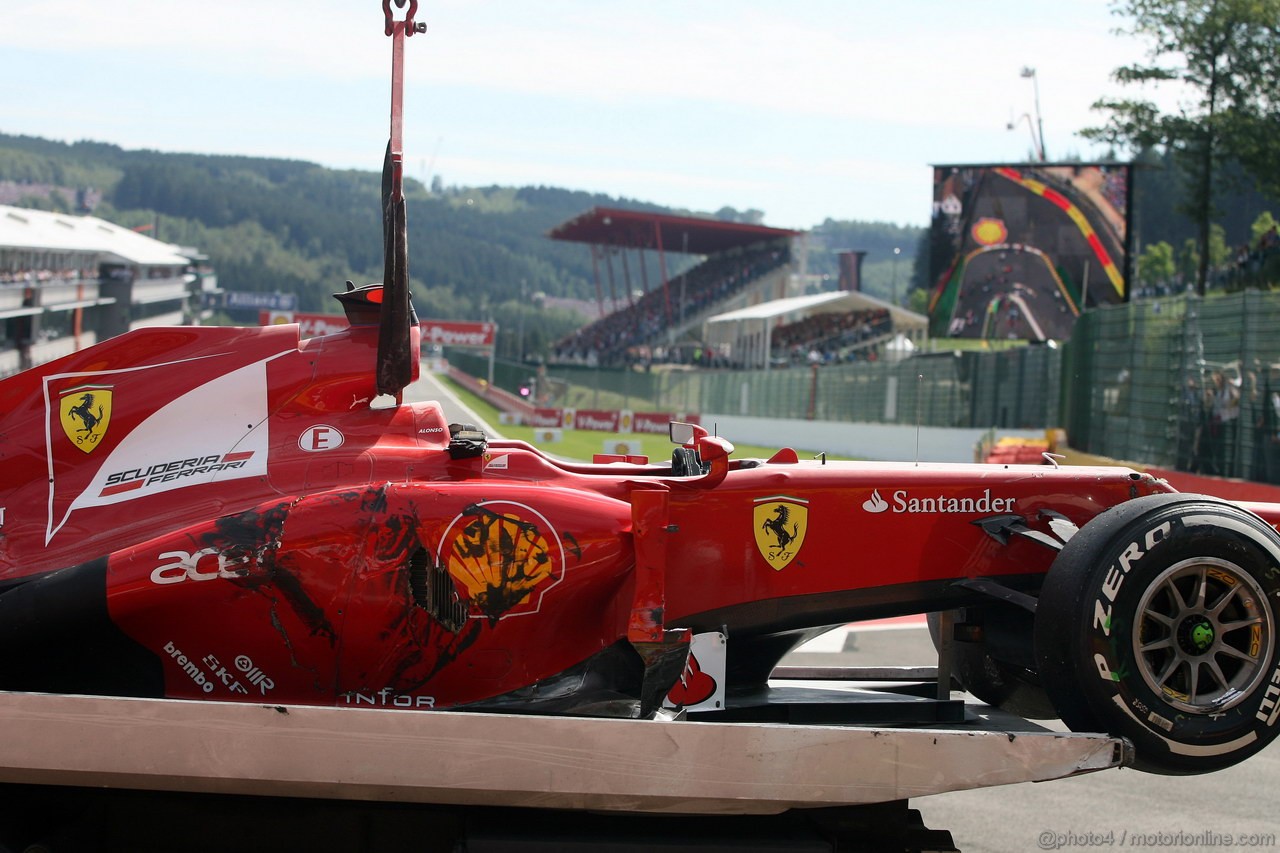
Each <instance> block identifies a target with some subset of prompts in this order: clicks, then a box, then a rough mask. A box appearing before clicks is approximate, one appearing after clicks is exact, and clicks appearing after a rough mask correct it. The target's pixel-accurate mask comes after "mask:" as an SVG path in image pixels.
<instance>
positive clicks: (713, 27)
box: [0, 0, 1144, 228]
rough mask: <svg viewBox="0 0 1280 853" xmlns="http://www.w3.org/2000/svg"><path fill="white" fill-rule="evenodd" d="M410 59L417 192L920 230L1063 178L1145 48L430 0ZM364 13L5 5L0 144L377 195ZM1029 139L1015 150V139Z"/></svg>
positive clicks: (991, 32)
mask: <svg viewBox="0 0 1280 853" xmlns="http://www.w3.org/2000/svg"><path fill="white" fill-rule="evenodd" d="M417 17H418V20H420V21H425V22H426V23H427V25H428V28H429V30H428V33H427V34H426V35H425V37H423V36H415V37H414V38H412V39H410V40H409V42H408V45H407V50H406V95H405V98H406V107H405V111H406V123H405V156H406V166H407V173H408V174H409V175H411V176H412V177H416V178H420V179H421V178H427V177H430V176H434V175H439V176H440V177H441V178H442V180H443V181H444V182H445V183H446V184H448V185H490V184H500V185H526V184H543V185H549V186H559V187H566V188H570V189H582V190H589V191H594V192H603V193H608V194H610V195H614V196H623V197H627V198H634V199H640V200H644V201H651V202H656V203H659V204H665V205H670V206H673V207H680V208H687V209H690V210H695V211H707V212H710V211H714V210H716V209H718V208H720V207H722V206H724V205H729V206H732V207H736V208H739V209H747V208H755V209H759V210H763V211H764V212H765V222H766V223H767V224H770V225H776V226H781V227H794V228H809V227H812V226H814V225H816V224H819V223H820V222H822V221H823V220H824V219H826V218H828V217H830V218H833V219H863V220H882V221H888V222H897V223H901V224H924V223H926V222H927V220H928V216H929V206H930V201H931V199H930V192H931V187H930V180H931V173H930V170H929V168H928V167H929V164H931V163H966V162H992V161H1004V160H1014V161H1017V160H1021V159H1025V158H1026V157H1028V156H1029V151H1030V150H1031V144H1032V142H1031V136H1030V132H1029V121H1028V119H1026V118H1023V117H1022V116H1023V115H1024V114H1025V115H1028V116H1030V115H1033V114H1034V111H1035V107H1034V101H1033V84H1032V80H1030V79H1026V78H1023V77H1021V76H1020V75H1019V71H1020V70H1021V69H1022V68H1023V67H1024V66H1033V67H1034V68H1035V69H1036V78H1035V80H1036V82H1037V83H1038V85H1039V94H1040V110H1041V117H1042V120H1043V125H1044V133H1045V143H1046V148H1047V150H1048V152H1049V155H1050V157H1051V158H1052V157H1060V156H1063V155H1066V154H1070V153H1075V154H1079V155H1081V156H1084V157H1089V156H1098V155H1100V154H1101V153H1102V152H1101V151H1098V150H1097V149H1094V148H1091V147H1090V146H1089V145H1088V144H1087V143H1086V142H1085V141H1084V140H1082V139H1080V138H1079V137H1077V136H1076V135H1075V132H1076V131H1077V130H1079V129H1080V128H1081V127H1084V126H1087V125H1089V124H1091V123H1096V122H1097V121H1098V116H1097V115H1096V114H1094V113H1091V111H1090V110H1089V105H1090V104H1091V103H1092V102H1093V101H1094V100H1095V99H1097V98H1098V97H1099V96H1100V95H1104V94H1116V93H1119V92H1120V91H1121V90H1120V89H1119V88H1118V87H1117V86H1116V85H1115V84H1113V83H1111V82H1110V80H1109V76H1110V73H1111V71H1112V70H1113V69H1114V68H1115V67H1116V66H1118V65H1121V64H1125V63H1128V62H1133V61H1137V60H1140V59H1141V58H1142V57H1143V49H1144V45H1143V44H1142V43H1140V42H1138V41H1136V40H1134V39H1133V38H1131V37H1128V36H1122V35H1117V34H1115V33H1114V32H1113V30H1114V28H1115V27H1117V26H1119V25H1121V24H1123V23H1124V21H1123V19H1120V18H1116V17H1115V16H1114V15H1112V14H1110V11H1109V5H1108V3H1107V2H1106V0H1072V2H1070V3H1067V2H1053V3H1048V2H1027V0H984V2H970V3H956V2H954V0H897V2H875V3H872V2H867V0H790V1H789V2H783V0H772V2H763V1H762V0H761V1H760V2H753V0H736V2H729V0H701V2H699V0H685V2H674V0H650V2H646V3H619V2H612V0H547V2H532V0H440V2H426V0H423V2H422V3H421V4H420V6H419V9H418V16H417ZM390 41H391V40H390V39H388V38H386V37H385V36H383V34H382V12H381V5H380V3H378V2H375V0H307V2H297V0H270V2H263V0H218V2H216V3H194V4H183V3H180V2H178V3H175V2H159V0H63V2H61V3H57V4H51V3H49V2H48V0H42V1H39V2H38V1H37V0H5V2H4V3H3V4H2V5H0V104H2V105H3V109H2V110H0V131H3V132H6V133H18V134H29V135H35V136H43V137H47V138H52V139H61V140H67V141H71V140H76V139H94V140H97V141H103V142H111V143H115V144H117V145H121V146H123V147H125V148H153V149H158V150H161V151H193V152H208V153H226V154H249V155H262V156H272V157H292V158H298V159H304V160H311V161H315V162H319V163H322V164H324V165H326V166H333V167H338V168H358V169H368V170H376V169H378V168H379V167H380V165H381V156H382V149H383V147H384V145H385V141H386V136H387V127H388V125H387V114H388V99H389V88H390V82H389V80H390V75H389V71H390V51H391V48H390ZM1011 120H1012V121H1014V123H1015V128H1014V130H1012V131H1010V130H1008V129H1007V125H1008V124H1009V122H1010V121H1011Z"/></svg>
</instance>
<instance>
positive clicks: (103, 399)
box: [58, 385, 111, 453]
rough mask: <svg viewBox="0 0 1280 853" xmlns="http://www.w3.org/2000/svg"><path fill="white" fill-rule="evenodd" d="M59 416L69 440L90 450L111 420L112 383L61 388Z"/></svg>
mask: <svg viewBox="0 0 1280 853" xmlns="http://www.w3.org/2000/svg"><path fill="white" fill-rule="evenodd" d="M58 419H59V420H60V421H61V422H62V431H63V432H64V433H66V435H67V438H69V439H71V443H72V444H74V445H75V446H76V447H78V448H80V449H81V450H82V451H84V452H85V453H92V452H93V451H94V449H95V448H96V447H97V446H98V445H99V444H100V443H101V442H102V438H103V436H105V435H106V434H107V427H108V426H109V425H110V424H111V386H109V385H81V386H79V387H77V388H68V389H67V390H66V391H63V392H62V396H61V398H60V399H59V401H58Z"/></svg>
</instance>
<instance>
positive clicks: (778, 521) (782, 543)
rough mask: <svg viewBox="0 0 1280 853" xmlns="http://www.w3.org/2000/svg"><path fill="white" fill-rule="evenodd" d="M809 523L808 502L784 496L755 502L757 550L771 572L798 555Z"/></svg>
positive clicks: (785, 565) (783, 566) (787, 563)
mask: <svg viewBox="0 0 1280 853" xmlns="http://www.w3.org/2000/svg"><path fill="white" fill-rule="evenodd" d="M808 523H809V502H808V501H805V500H801V499H800V498H790V497H787V496H786V495H774V496H772V497H767V498H757V499H756V501H755V534H756V547H757V548H759V549H760V555H761V556H762V557H764V559H765V561H766V562H768V564H769V565H770V566H773V569H774V571H782V570H783V569H785V568H786V567H787V566H788V565H789V564H790V563H791V561H792V560H794V559H795V556H796V554H798V553H800V546H801V545H803V544H804V533H805V529H806V528H807V527H808Z"/></svg>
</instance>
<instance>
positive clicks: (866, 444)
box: [701, 414, 1044, 462]
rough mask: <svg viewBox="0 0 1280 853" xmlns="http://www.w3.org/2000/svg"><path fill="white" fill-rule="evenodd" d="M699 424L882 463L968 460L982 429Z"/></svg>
mask: <svg viewBox="0 0 1280 853" xmlns="http://www.w3.org/2000/svg"><path fill="white" fill-rule="evenodd" d="M701 420H702V425H703V427H705V428H706V429H707V430H709V431H711V432H712V433H714V434H717V435H722V436H724V437H725V438H727V439H729V441H731V442H740V443H742V444H758V445H762V446H764V447H783V446H789V447H794V448H796V449H797V450H800V449H803V450H812V451H815V452H817V451H824V450H825V451H826V452H828V453H838V454H841V455H843V456H856V457H858V458H860V459H872V460H877V461H884V462H913V461H916V460H917V459H918V460H919V461H920V462H973V461H974V448H975V447H976V446H977V444H978V442H979V440H980V439H981V438H982V436H983V435H984V434H985V433H986V432H987V430H982V429H952V428H949V427H921V428H920V429H919V437H918V440H919V456H917V455H916V442H917V430H916V428H915V427H913V426H902V425H896V424H860V423H837V422H832V421H799V420H775V419H772V418H746V417H742V416H740V415H716V414H704V415H703V416H702V419H701ZM996 435H997V437H1000V438H1004V437H1012V438H1044V430H1042V429H1039V430H1038V429H1023V430H1018V429H998V430H996Z"/></svg>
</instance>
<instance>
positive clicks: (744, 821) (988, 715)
mask: <svg viewBox="0 0 1280 853" xmlns="http://www.w3.org/2000/svg"><path fill="white" fill-rule="evenodd" d="M806 674H816V675H820V676H822V677H823V679H824V681H825V682H830V681H833V680H835V681H839V680H840V679H841V677H842V676H845V678H844V680H846V681H847V680H849V679H848V677H847V676H849V675H851V674H852V675H854V676H856V677H857V678H858V684H857V685H853V686H851V688H850V689H848V690H846V691H845V692H846V693H847V694H848V697H847V698H846V700H845V701H844V704H846V705H848V706H849V707H850V708H852V709H854V710H853V711H852V712H851V714H850V717H851V718H854V719H856V718H857V717H858V716H864V717H866V718H868V719H876V718H878V717H880V716H882V715H883V714H884V713H885V712H884V710H883V708H884V707H886V704H885V703H887V704H888V705H893V704H895V703H897V702H898V700H900V699H904V696H905V697H906V698H905V700H904V701H909V702H918V701H919V698H920V697H918V696H907V695H906V694H908V693H910V692H911V687H910V686H909V685H908V686H903V687H894V686H893V684H894V682H895V681H903V682H912V681H914V680H915V679H914V678H913V677H914V676H918V675H922V674H927V673H925V672H924V670H911V671H910V672H909V673H908V676H910V677H905V678H904V676H903V674H902V672H894V671H890V670H883V671H873V670H856V671H854V670H850V671H848V672H846V673H841V672H840V671H834V670H823V671H821V672H816V673H805V672H804V671H791V672H781V671H780V672H779V673H778V675H782V676H787V678H786V679H785V680H780V681H779V682H778V683H779V684H780V688H779V689H786V685H787V684H790V683H794V682H795V681H796V678H795V677H796V676H798V675H799V676H803V675H806ZM877 676H879V677H880V678H882V679H884V681H881V682H880V683H876V682H869V681H864V680H863V679H866V678H875V677H877ZM868 685H869V689H863V688H864V686H868ZM886 685H888V687H887V688H886ZM919 686H920V685H919V684H917V685H916V687H919ZM925 686H926V687H927V686H928V685H927V683H925ZM814 689H823V688H822V687H821V685H819V686H817V687H815V688H814ZM897 689H903V690H905V691H906V692H905V693H904V694H903V695H901V696H900V695H897V694H895V693H894V692H892V691H894V690H897ZM916 692H919V690H917V691H916ZM952 703H953V704H954V700H952ZM877 705H879V706H880V707H879V708H875V709H874V710H871V711H865V710H859V709H860V708H865V707H867V706H873V707H874V706H877ZM963 707H964V713H963V719H962V720H961V721H958V722H950V723H928V722H926V723H914V724H905V725H892V726H885V725H877V724H865V723H822V724H796V723H778V722H742V721H732V722H724V721H716V720H706V719H682V718H680V716H679V715H675V716H674V718H667V719H657V720H627V719H609V718H592V717H569V716H536V715H519V714H487V713H468V712H458V711H430V712H413V711H404V710H397V709H395V708H393V707H387V708H381V707H376V708H370V707H354V706H353V707H345V708H324V707H311V706H295V705H250V704H232V703H215V702H198V701H181V700H154V699H131V698H103V697H91V696H55V695H47V694H24V693H8V694H0V726H3V730H4V731H5V733H6V737H5V738H4V741H3V744H2V745H0V783H6V785H5V787H6V788H7V789H8V795H6V796H5V797H4V803H3V804H0V814H2V815H4V817H5V820H6V822H7V823H10V824H14V825H17V824H21V823H24V822H27V823H30V822H38V821H41V820H42V821H44V823H45V824H46V826H45V827H44V831H45V834H46V835H47V834H48V833H49V832H55V833H56V832H59V831H63V825H65V826H70V827H72V828H77V826H78V824H77V821H79V823H84V824H85V825H86V826H87V827H89V828H88V829H85V830H84V831H87V832H90V834H92V833H93V832H95V831H96V833H97V835H96V836H94V837H97V838H101V837H104V834H105V833H107V829H108V827H109V826H110V825H111V823H112V821H118V820H119V819H120V818H121V816H122V815H125V814H128V813H130V812H131V810H132V809H141V810H142V812H143V813H146V814H148V815H152V818H151V820H152V822H154V816H155V815H156V814H160V813H163V814H168V815H177V814H190V815H191V818H190V821H195V822H196V823H205V822H206V821H208V820H209V819H210V818H209V816H208V815H203V816H202V811H201V809H202V804H203V808H206V809H212V810H213V814H215V815H216V814H220V813H223V812H226V814H232V813H234V814H235V815H238V816H240V817H243V816H244V815H246V814H261V815H265V814H269V815H271V817H270V820H266V819H265V817H264V818H263V820H262V821H260V823H262V824H263V825H264V826H271V827H273V828H274V831H276V832H283V833H284V834H283V835H282V836H281V837H280V838H276V839H275V840H274V841H273V842H272V843H274V844H276V845H277V846H276V847H274V848H270V849H280V848H279V847H278V844H279V843H280V841H281V839H282V838H286V837H287V838H297V837H301V836H300V835H299V833H301V834H302V835H304V836H305V835H306V834H307V833H308V832H310V831H313V830H314V829H315V828H316V827H318V826H323V825H325V823H324V821H322V820H319V819H318V818H317V817H316V815H317V813H327V814H329V815H330V817H331V818H335V817H336V816H337V815H340V814H349V815H352V816H353V817H352V818H351V820H354V821H355V823H356V824H358V825H359V826H364V827H371V826H376V825H377V824H378V823H379V821H381V822H382V823H385V822H386V821H387V820H388V819H389V818H388V815H394V816H396V817H395V818H394V819H393V823H394V822H395V821H410V822H413V821H414V820H415V818H413V817H412V816H413V815H415V814H417V815H419V816H420V818H421V821H423V823H422V827H423V828H422V829H421V833H425V834H426V835H429V836H431V837H432V838H437V837H438V838H439V839H445V838H453V839H454V841H453V845H458V844H461V845H462V846H453V845H449V846H444V847H440V848H439V849H444V850H494V851H496V850H511V851H516V850H535V849H541V850H551V849H571V848H569V847H567V846H565V845H566V844H567V839H570V838H576V837H580V836H583V834H584V833H586V836H589V837H592V838H593V839H594V840H593V846H592V847H591V848H582V849H596V850H619V851H620V850H630V849H640V848H636V847H633V846H628V845H632V844H633V843H634V841H635V839H636V838H639V837H648V838H649V843H648V844H647V846H645V847H644V848H643V849H647V850H675V849H689V850H694V849H697V850H714V849H757V848H753V847H751V846H739V847H737V848H733V847H722V848H718V847H716V846H715V844H714V843H713V841H714V839H716V838H719V839H722V840H723V839H726V838H729V837H731V836H734V835H735V834H737V835H738V836H741V837H739V838H738V841H737V842H735V843H737V844H739V845H741V844H746V842H747V840H749V839H750V840H752V841H751V843H752V844H762V843H764V842H765V840H766V839H769V838H771V835H770V832H771V831H776V832H782V834H783V836H785V837H787V838H792V837H794V838H800V836H797V835H796V831H797V830H796V821H797V819H799V820H800V821H801V823H804V824H806V825H810V826H811V828H813V827H817V828H816V829H814V831H815V832H817V835H816V836H815V838H816V839H817V841H815V843H818V844H819V845H821V844H822V843H825V842H824V841H823V840H822V839H825V838H830V837H835V836H833V835H832V833H833V832H834V833H836V834H837V835H839V834H840V833H853V834H854V835H855V836H856V837H857V838H859V839H861V840H863V841H866V840H868V838H869V836H867V833H868V832H871V831H872V830H873V828H875V827H879V828H880V829H879V830H876V831H881V830H884V829H885V828H886V827H896V829H894V832H896V833H898V834H896V835H893V838H894V839H895V840H892V841H890V842H888V846H886V847H883V848H881V847H876V846H874V845H873V846H871V847H863V848H861V849H954V848H953V847H951V846H950V841H949V836H948V835H947V834H946V833H945V832H944V833H941V835H943V836H947V838H946V841H945V844H944V843H943V842H941V841H939V840H938V837H939V834H938V833H931V832H929V831H927V830H924V829H923V827H922V826H916V824H918V816H915V817H912V815H913V814H914V813H912V812H911V811H910V809H908V808H907V805H906V804H907V801H909V800H912V799H915V798H918V797H923V796H927V795H930V794H937V793H944V792H947V791H956V790H964V789H970V788H980V787H989V786H994V785H1008V784H1016V783H1019V782H1034V781H1047V780H1051V779H1060V778H1065V777H1069V776H1074V775H1078V774H1081V773H1087V772H1093V771H1097V770H1103V769H1108V768H1113V767H1119V766H1123V765H1124V764H1126V763H1127V762H1128V761H1129V758H1130V747H1129V745H1128V744H1127V742H1126V741H1124V740H1123V739H1120V738H1115V737H1110V736H1106V735H1100V734H1080V733H1065V732H1058V731H1051V730H1048V729H1045V728H1042V727H1040V726H1037V725H1034V724H1032V723H1030V722H1028V721H1026V720H1023V719H1021V718H1018V717H1013V716H1011V715H1007V714H1003V713H1001V712H998V711H995V710H994V709H991V708H987V707H985V706H975V705H967V706H963ZM889 713H890V714H897V713H898V712H897V711H890V712H889ZM63 797H65V798H67V800H66V802H69V803H72V804H79V805H78V806H75V807H68V808H67V810H66V811H64V812H59V811H58V809H60V808H62V807H61V806H59V805H57V804H59V803H60V802H62V800H60V798H63ZM228 798H231V800H234V801H236V802H238V803H240V805H239V806H238V807H236V808H234V809H230V811H228V809H229V808H230V807H228V806H226V805H221V806H220V805H218V804H219V803H223V804H225V803H226V802H228ZM51 804H52V805H51ZM161 805H163V808H157V807H158V806H161ZM50 808H52V809H53V810H54V811H53V812H52V814H53V815H54V816H53V817H50V816H49V814H50V812H49V809H50ZM77 809H78V811H77ZM886 809H887V810H888V811H886ZM219 810H222V811H219ZM59 814H61V817H58V816H57V815H59ZM77 814H78V815H80V817H76V815H77ZM290 814H293V815H295V816H296V817H297V821H298V823H297V825H296V826H295V827H294V831H292V832H290V831H284V830H281V827H282V826H284V825H285V824H286V823H288V821H289V819H290V818H289V815H290ZM378 814H381V815H382V817H381V818H378V817H377V815H378ZM499 814H502V815H506V816H505V817H499V816H498V815H499ZM355 815H360V817H358V818H356V817H354V816H355ZM592 815H594V816H592ZM600 815H605V817H600ZM891 815H892V817H891ZM556 816H560V817H556ZM661 816H668V818H667V819H665V821H664V820H663V819H662V818H661ZM675 816H679V817H678V818H676V817H675ZM797 816H807V817H800V818H797ZM240 817H238V818H237V819H240ZM672 820H674V821H675V823H674V825H675V826H676V827H677V829H676V830H674V832H675V833H676V835H675V839H676V840H677V841H678V845H677V846H671V844H670V843H665V842H661V839H660V838H659V836H661V834H662V833H661V832H660V831H659V828H660V827H670V826H671V825H672ZM190 821H188V823H189V822H190ZM95 822H97V823H98V824H99V825H98V826H97V829H96V830H94V829H93V825H94V824H95ZM126 823H127V826H126V827H125V830H126V831H141V827H140V826H138V821H132V820H131V821H127V822H126ZM213 823H214V824H217V825H225V824H226V823H227V819H226V817H225V814H224V818H223V819H222V820H220V821H219V820H214V821H213ZM597 824H599V828H597V829H596V830H593V831H592V832H588V831H587V830H588V828H589V827H593V826H596V825H597ZM415 825H417V824H415ZM540 825H545V827H550V828H551V831H552V832H553V833H559V835H560V842H559V843H557V844H553V845H551V846H543V847H537V846H530V845H531V844H534V842H535V841H536V840H537V839H538V838H540V837H544V836H545V833H542V834H541V835H540V832H542V831H541V830H538V829H537V827H538V826H540ZM157 826H158V824H157ZM833 826H834V827H836V829H832V827H833ZM545 827H544V828H545ZM712 827H714V828H712ZM766 827H773V830H767V829H766ZM841 827H843V828H841ZM912 827H914V829H912ZM36 829H38V828H32V830H31V832H35V831H36ZM570 830H571V831H570ZM908 830H911V831H912V832H915V835H912V836H911V837H919V838H925V839H927V843H926V844H925V846H920V845H918V844H916V845H914V846H913V844H912V843H906V846H899V840H897V839H898V838H899V835H900V834H901V833H903V832H908ZM77 831H81V830H80V829H77ZM601 832H604V833H605V834H604V835H601V834H600V833H601ZM654 833H658V835H654ZM726 833H727V834H726ZM920 833H923V835H921V834H920ZM29 834H30V833H29ZM36 834H37V835H38V834H39V833H38V832H36ZM610 834H611V835H612V840H611V841H610V840H609V838H607V837H606V836H608V835H610ZM338 835H341V832H339V831H338V830H336V829H334V830H333V831H332V832H330V833H329V837H330V838H331V839H332V838H334V837H336V836H338ZM414 836H415V838H416V840H415V845H416V846H414V847H413V848H412V849H436V848H434V847H423V846H422V844H423V843H424V842H425V841H426V838H425V837H424V836H423V835H422V834H419V833H417V832H415V833H414ZM650 836H652V837H650ZM15 837H16V836H15ZM0 838H3V836H0ZM485 839H488V840H487V841H485ZM502 839H505V841H504V840H502ZM681 839H682V840H681ZM191 840H192V839H191V838H190V837H189V838H188V841H191ZM224 840H225V839H224ZM693 840H698V841H699V843H700V844H701V845H702V846H689V845H690V844H692V841H693ZM668 841H671V839H668ZM21 843H25V842H19V844H18V847H17V849H23V848H22V847H21ZM672 843H675V842H672ZM716 843H718V842H716ZM769 843H770V844H774V846H768V847H760V848H758V849H770V850H784V849H797V850H809V849H813V850H822V849H835V848H834V847H823V846H816V847H815V846H806V845H807V844H808V843H809V842H808V841H803V843H802V842H801V841H797V844H800V846H792V847H788V846H776V843H775V842H774V841H770V842H769ZM904 843H905V842H904ZM486 844H488V846H485V845H486ZM611 844H612V845H613V846H610V845H611ZM618 845H622V846H618ZM679 845H683V846H679ZM930 845H932V846H930ZM127 846H129V845H126V847H127ZM10 849H14V845H13V843H12V842H11V843H10ZM44 849H50V850H54V851H55V853H56V851H57V850H58V849H59V848H58V847H57V846H56V845H54V846H48V845H46V847H45V848H44ZM70 849H81V848H79V847H75V848H70ZM92 849H116V848H109V847H108V848H102V847H94V848H92ZM119 849H125V848H124V847H121V848H119ZM136 849H149V848H146V847H145V845H141V846H138V847H136ZM156 849H184V850H185V849H217V848H204V847H190V846H181V845H178V846H176V847H174V846H170V847H168V848H156ZM240 849H250V848H244V847H241V848H240ZM263 849H268V848H266V847H264V848H263ZM332 849H361V848H360V847H359V846H356V847H350V846H347V847H343V846H339V847H334V848H332ZM379 849H384V850H385V849H396V848H387V847H385V846H384V847H380V848H379ZM405 849H409V848H405ZM841 849H847V848H841Z"/></svg>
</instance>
